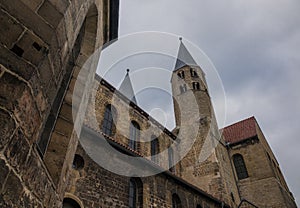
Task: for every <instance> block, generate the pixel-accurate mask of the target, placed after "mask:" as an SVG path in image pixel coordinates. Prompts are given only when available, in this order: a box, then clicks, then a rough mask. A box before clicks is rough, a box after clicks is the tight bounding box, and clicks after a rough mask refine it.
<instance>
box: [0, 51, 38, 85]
mask: <svg viewBox="0 0 300 208" xmlns="http://www.w3.org/2000/svg"><path fill="white" fill-rule="evenodd" d="M0 64H2V65H3V66H4V67H5V68H7V69H9V70H11V71H13V72H15V73H16V74H18V75H20V76H21V77H22V78H23V79H25V80H29V79H30V78H31V76H32V74H33V73H34V72H35V71H36V69H35V67H34V66H33V65H31V64H29V63H27V62H26V61H24V60H23V59H21V58H20V57H18V56H17V55H16V54H14V53H13V52H12V51H10V50H8V49H7V48H5V47H3V46H2V45H0Z"/></svg>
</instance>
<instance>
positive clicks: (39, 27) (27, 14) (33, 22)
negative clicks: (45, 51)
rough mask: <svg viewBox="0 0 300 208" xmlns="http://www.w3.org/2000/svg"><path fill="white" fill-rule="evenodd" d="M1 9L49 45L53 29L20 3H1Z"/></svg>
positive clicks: (13, 1)
mask: <svg viewBox="0 0 300 208" xmlns="http://www.w3.org/2000/svg"><path fill="white" fill-rule="evenodd" d="M1 7H3V8H4V9H5V10H6V11H7V12H8V13H9V14H13V15H14V17H15V18H16V19H17V20H18V21H20V22H22V24H23V25H24V26H26V27H27V28H29V29H30V30H32V31H33V32H34V33H35V34H36V35H37V36H39V37H41V39H42V40H43V41H45V42H46V43H47V44H50V42H51V39H52V36H53V35H54V29H53V28H51V27H50V26H49V25H48V24H47V23H46V22H45V21H44V20H43V19H42V18H41V17H39V16H38V15H37V14H36V13H34V12H33V11H32V10H31V9H30V8H29V7H27V6H26V5H25V4H24V3H23V2H22V1H19V0H10V1H1Z"/></svg>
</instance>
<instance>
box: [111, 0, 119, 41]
mask: <svg viewBox="0 0 300 208" xmlns="http://www.w3.org/2000/svg"><path fill="white" fill-rule="evenodd" d="M109 2H110V5H109V41H111V40H115V39H117V38H118V31H119V0H110V1H109Z"/></svg>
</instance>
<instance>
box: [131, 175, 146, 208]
mask: <svg viewBox="0 0 300 208" xmlns="http://www.w3.org/2000/svg"><path fill="white" fill-rule="evenodd" d="M128 199H129V208H136V207H143V183H142V181H141V179H139V178H131V179H130V180H129V198H128Z"/></svg>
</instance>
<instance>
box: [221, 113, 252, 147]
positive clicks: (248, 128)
mask: <svg viewBox="0 0 300 208" xmlns="http://www.w3.org/2000/svg"><path fill="white" fill-rule="evenodd" d="M221 131H222V134H223V136H224V139H225V141H226V142H229V143H231V144H233V143H237V142H241V141H243V140H245V139H249V138H251V137H254V136H256V135H257V131H256V119H255V118H254V116H252V117H250V118H247V119H245V120H242V121H239V122H237V123H234V124H232V125H230V126H227V127H225V128H223V129H221Z"/></svg>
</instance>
